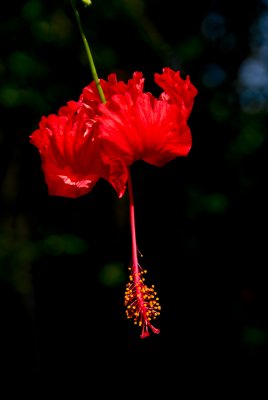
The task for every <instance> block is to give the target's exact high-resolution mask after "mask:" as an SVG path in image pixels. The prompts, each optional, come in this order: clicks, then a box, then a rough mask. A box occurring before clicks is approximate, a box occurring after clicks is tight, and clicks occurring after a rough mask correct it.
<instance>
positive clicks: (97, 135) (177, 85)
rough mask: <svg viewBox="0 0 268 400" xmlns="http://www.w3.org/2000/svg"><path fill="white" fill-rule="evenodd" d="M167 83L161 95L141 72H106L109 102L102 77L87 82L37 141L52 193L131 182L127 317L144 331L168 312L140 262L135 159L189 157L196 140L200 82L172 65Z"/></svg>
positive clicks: (163, 80)
mask: <svg viewBox="0 0 268 400" xmlns="http://www.w3.org/2000/svg"><path fill="white" fill-rule="evenodd" d="M155 82H156V83H157V84H158V85H159V86H160V87H161V88H162V89H163V90H164V91H163V92H162V93H161V94H160V96H159V97H158V98H155V97H154V96H153V95H152V94H151V93H148V92H144V90H143V86H144V78H143V76H142V73H141V72H135V73H134V74H133V77H132V79H130V80H129V81H128V82H127V83H124V82H122V81H119V82H118V81H117V79H116V75H115V74H111V75H109V76H108V81H105V80H103V79H101V80H100V81H99V82H98V84H100V85H101V88H102V91H103V94H104V98H105V102H101V100H100V93H99V91H98V89H97V85H96V83H95V82H92V83H91V84H90V85H88V86H87V87H85V88H84V89H83V92H82V94H81V96H80V98H79V101H78V102H75V101H70V102H68V103H67V105H66V106H64V107H61V108H60V109H59V112H58V114H57V115H56V114H52V115H49V116H48V117H42V119H41V121H40V124H39V129H37V130H35V131H34V132H33V133H32V135H31V136H30V141H31V143H32V144H34V145H35V146H36V147H37V148H38V149H39V152H40V155H41V159H42V168H43V171H44V175H45V180H46V183H47V185H48V190H49V194H51V195H56V196H65V197H78V196H81V195H84V194H86V193H88V192H90V191H91V190H92V188H93V187H94V185H95V184H96V182H97V181H98V180H99V179H100V178H104V179H106V180H107V181H108V182H109V183H110V184H111V185H112V186H113V187H114V189H115V190H116V192H117V194H118V196H119V197H122V196H123V194H124V192H125V188H126V184H127V183H128V189H129V200H130V225H131V237H132V262H131V265H130V271H131V272H130V282H129V283H128V284H127V287H126V291H125V306H126V315H127V318H130V319H133V321H134V323H135V324H138V325H139V326H140V327H141V328H142V333H141V335H140V337H141V338H146V337H148V336H149V335H150V332H149V331H150V330H151V331H152V332H153V333H156V334H158V333H159V332H160V330H159V329H157V328H155V327H154V326H153V325H152V322H153V320H154V319H156V318H157V317H158V316H159V314H160V310H161V307H160V304H159V298H158V297H157V292H156V291H155V289H154V285H152V286H151V287H148V286H147V285H145V282H144V276H143V274H144V273H146V271H145V270H143V269H142V268H141V266H140V265H139V262H138V249H137V243H136V232H135V216H134V199H133V189H132V183H131V176H130V171H129V166H130V165H131V164H133V163H134V162H135V161H137V160H143V161H145V162H147V163H150V164H153V165H155V166H158V167H161V166H163V165H164V164H166V163H167V162H169V161H171V160H173V159H174V158H176V157H178V156H186V155H187V154H188V153H189V151H190V149H191V145H192V137H191V132H190V128H189V126H188V124H187V120H188V118H189V115H190V113H191V110H192V107H193V102H194V97H195V96H196V94H197V90H196V88H195V87H194V86H193V85H192V84H191V82H190V79H189V77H188V76H187V77H186V79H185V80H184V79H182V78H181V76H180V73H179V72H175V71H173V70H171V69H170V68H164V69H163V73H162V74H155Z"/></svg>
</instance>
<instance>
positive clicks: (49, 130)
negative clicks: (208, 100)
mask: <svg viewBox="0 0 268 400" xmlns="http://www.w3.org/2000/svg"><path fill="white" fill-rule="evenodd" d="M155 81H156V83H158V85H159V86H161V87H162V88H164V90H165V91H164V92H163V93H161V95H160V96H159V98H158V99H156V98H155V97H154V96H153V95H152V94H151V93H144V92H143V86H144V78H143V76H142V73H141V72H135V73H134V74H133V77H132V79H129V81H128V82H127V83H124V82H122V81H119V82H118V81H117V79H116V75H115V74H111V75H109V76H108V80H107V81H105V80H103V79H101V80H100V84H101V87H102V89H103V92H104V95H105V99H106V103H105V104H103V103H101V101H100V97H99V93H98V90H97V88H96V84H95V82H92V83H91V84H90V85H88V86H86V87H85V88H84V89H83V92H82V94H81V96H80V99H79V101H78V102H74V101H70V102H68V103H67V106H64V107H61V108H60V110H59V112H58V115H56V114H52V115H49V116H48V117H42V119H41V121H40V124H39V129H37V130H36V131H34V132H33V133H32V135H31V136H30V141H31V143H32V144H34V145H35V146H36V147H37V148H38V149H39V152H40V155H41V159H42V168H43V171H44V175H45V180H46V183H47V185H48V190H49V194H51V195H56V196H65V197H79V196H81V195H84V194H86V193H88V192H90V190H91V189H92V188H93V187H94V185H95V184H96V182H97V181H98V180H99V179H100V178H104V179H106V180H107V181H109V182H110V183H111V184H112V186H113V187H114V188H115V190H116V191H117V194H118V196H119V197H122V196H123V194H124V191H125V188H126V182H127V176H128V173H127V168H128V166H129V165H130V164H132V163H133V162H134V161H136V160H139V159H141V160H144V161H146V162H148V163H150V164H153V165H156V166H162V165H164V164H165V163H167V162H168V161H170V160H172V159H174V158H176V157H178V156H186V155H187V154H188V152H189V150H190V148H191V143H192V140H191V132H190V129H189V127H188V125H187V119H188V117H189V115H190V112H191V109H192V106H193V100H194V97H195V95H196V94H197V90H196V89H195V87H194V86H193V85H192V84H191V83H190V80H189V77H187V78H186V80H183V79H182V78H181V77H180V73H179V72H175V71H173V70H171V69H169V68H164V69H163V74H162V75H159V74H155Z"/></svg>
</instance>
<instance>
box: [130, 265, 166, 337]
mask: <svg viewBox="0 0 268 400" xmlns="http://www.w3.org/2000/svg"><path fill="white" fill-rule="evenodd" d="M139 268H140V266H139ZM146 272H147V271H146V270H142V269H141V268H140V270H139V273H137V272H135V273H132V275H130V282H128V284H127V286H126V291H125V307H126V316H127V318H128V319H133V322H134V324H135V325H137V324H138V325H139V326H141V327H142V334H141V338H145V337H148V336H149V335H150V334H149V328H150V329H151V330H152V332H154V333H159V332H160V331H159V329H157V328H155V327H154V326H153V325H152V324H151V321H152V320H154V319H156V318H157V317H158V316H159V315H160V310H161V307H160V304H159V297H157V292H156V291H155V287H154V285H152V286H151V287H148V286H146V285H145V284H144V277H141V275H143V274H145V273H146Z"/></svg>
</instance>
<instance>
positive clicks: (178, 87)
mask: <svg viewBox="0 0 268 400" xmlns="http://www.w3.org/2000/svg"><path fill="white" fill-rule="evenodd" d="M154 78H155V82H156V83H157V84H158V85H159V86H160V87H161V88H162V89H163V90H164V93H162V94H161V96H160V97H162V98H164V99H166V100H168V99H170V102H171V103H173V104H176V105H177V107H178V108H179V109H180V110H181V111H182V112H183V113H184V115H185V118H186V119H188V117H189V115H190V113H191V111H192V107H193V104H194V98H195V96H196V95H197V89H196V88H195V86H194V85H193V84H192V83H191V82H190V78H189V76H187V77H186V79H185V80H184V79H182V78H181V76H180V72H179V71H173V70H172V69H170V68H163V73H162V74H155V76H154Z"/></svg>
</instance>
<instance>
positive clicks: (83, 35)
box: [71, 0, 106, 103]
mask: <svg viewBox="0 0 268 400" xmlns="http://www.w3.org/2000/svg"><path fill="white" fill-rule="evenodd" d="M71 4H72V7H73V10H74V14H75V17H76V21H77V24H78V28H79V31H80V33H81V36H82V40H83V43H84V46H85V49H86V54H87V58H88V61H89V66H90V70H91V73H92V76H93V79H94V82H95V83H96V86H97V89H98V92H99V96H100V99H101V101H102V103H106V99H105V96H104V93H103V90H102V87H101V84H100V81H99V77H98V74H97V70H96V68H95V64H94V61H93V57H92V54H91V50H90V47H89V45H88V41H87V38H86V36H85V34H84V29H83V26H82V23H81V19H80V15H79V12H78V10H77V8H76V6H75V0H71Z"/></svg>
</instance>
